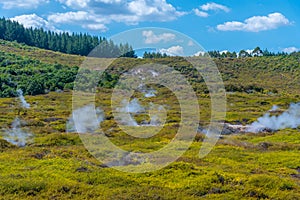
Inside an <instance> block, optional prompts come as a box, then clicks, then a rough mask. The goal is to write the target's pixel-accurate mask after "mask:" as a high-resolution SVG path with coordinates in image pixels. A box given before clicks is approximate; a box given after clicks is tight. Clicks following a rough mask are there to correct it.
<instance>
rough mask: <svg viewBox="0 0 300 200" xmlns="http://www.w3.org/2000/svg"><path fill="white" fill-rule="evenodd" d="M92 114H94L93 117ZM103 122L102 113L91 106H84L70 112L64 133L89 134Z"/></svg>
mask: <svg viewBox="0 0 300 200" xmlns="http://www.w3.org/2000/svg"><path fill="white" fill-rule="evenodd" d="M93 113H96V117H95V115H93ZM103 120H104V112H103V110H101V109H100V108H96V109H95V107H94V106H93V105H91V104H90V105H86V106H83V107H81V108H78V109H76V110H74V111H73V112H72V115H71V116H70V118H69V120H68V121H67V124H66V132H77V133H91V132H94V131H95V130H97V129H98V128H99V124H100V123H101V122H102V121H103Z"/></svg>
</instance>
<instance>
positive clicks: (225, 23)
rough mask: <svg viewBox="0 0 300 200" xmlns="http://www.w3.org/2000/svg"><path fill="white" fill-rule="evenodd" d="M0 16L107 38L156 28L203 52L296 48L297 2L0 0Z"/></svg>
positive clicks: (298, 43) (299, 18)
mask: <svg viewBox="0 0 300 200" xmlns="http://www.w3.org/2000/svg"><path fill="white" fill-rule="evenodd" d="M0 12H1V15H2V16H4V17H6V18H12V19H14V20H17V21H19V22H20V23H22V24H24V25H25V26H26V27H29V26H33V27H43V28H45V29H49V30H53V31H69V32H85V33H90V34H92V35H99V36H105V37H108V38H109V37H111V36H113V35H115V34H118V33H120V32H122V31H126V30H130V29H134V28H142V27H161V28H167V29H172V30H175V31H178V32H181V33H183V34H185V35H187V36H189V37H191V38H193V39H194V40H195V41H197V42H198V43H199V44H201V45H202V46H203V47H204V48H205V49H206V50H219V51H223V50H229V51H239V50H241V49H245V50H247V49H254V48H255V47H256V46H260V47H261V48H263V49H265V48H268V49H269V50H270V51H274V52H277V51H287V52H291V51H298V50H300V37H299V34H300V15H299V13H300V1H299V0H243V1H239V0H215V1H200V0H199V1H189V0H185V1H183V0H52V1H51V0H14V1H11V0H0ZM159 36H160V37H163V36H168V34H166V35H164V34H163V33H161V34H160V35H159ZM150 37H157V35H155V33H154V35H153V34H152V35H151V36H150Z"/></svg>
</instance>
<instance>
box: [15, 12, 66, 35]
mask: <svg viewBox="0 0 300 200" xmlns="http://www.w3.org/2000/svg"><path fill="white" fill-rule="evenodd" d="M11 20H12V21H17V22H19V23H20V24H23V26H24V27H25V28H30V27H32V28H43V29H45V30H50V31H54V32H62V31H61V30H58V29H57V28H56V27H55V26H54V25H53V24H51V23H49V22H48V21H47V20H45V19H43V18H41V17H39V16H38V15H36V14H30V15H20V16H16V17H14V18H11Z"/></svg>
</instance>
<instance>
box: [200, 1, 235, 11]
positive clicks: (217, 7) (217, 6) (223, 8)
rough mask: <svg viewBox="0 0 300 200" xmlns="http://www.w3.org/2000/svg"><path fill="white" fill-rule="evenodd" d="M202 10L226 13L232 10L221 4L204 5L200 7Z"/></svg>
mask: <svg viewBox="0 0 300 200" xmlns="http://www.w3.org/2000/svg"><path fill="white" fill-rule="evenodd" d="M200 8H201V9H202V10H204V11H209V10H214V11H218V10H221V11H224V12H229V11H230V9H229V8H228V7H227V6H224V5H221V4H217V3H213V2H212V3H207V4H204V5H202V6H200Z"/></svg>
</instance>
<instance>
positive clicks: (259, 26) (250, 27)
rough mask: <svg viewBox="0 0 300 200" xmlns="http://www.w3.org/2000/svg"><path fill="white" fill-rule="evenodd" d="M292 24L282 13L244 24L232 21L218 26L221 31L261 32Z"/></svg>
mask: <svg viewBox="0 0 300 200" xmlns="http://www.w3.org/2000/svg"><path fill="white" fill-rule="evenodd" d="M290 24H291V23H290V22H289V20H288V19H287V18H286V17H285V16H284V15H282V14H281V13H271V14H269V15H268V16H254V17H250V18H248V19H246V20H245V21H244V22H238V21H232V22H225V23H224V24H220V25H218V26H217V29H218V30H220V31H247V32H259V31H266V30H272V29H277V28H278V27H280V26H287V25H290Z"/></svg>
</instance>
